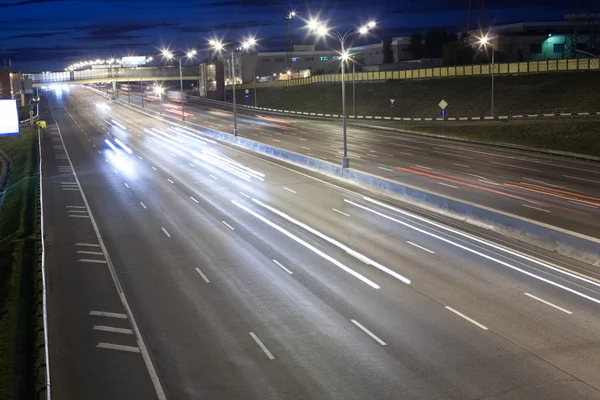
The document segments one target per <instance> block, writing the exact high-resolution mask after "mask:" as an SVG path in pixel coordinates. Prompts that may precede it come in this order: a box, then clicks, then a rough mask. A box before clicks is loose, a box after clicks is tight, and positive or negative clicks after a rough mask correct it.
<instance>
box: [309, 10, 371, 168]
mask: <svg viewBox="0 0 600 400" xmlns="http://www.w3.org/2000/svg"><path fill="white" fill-rule="evenodd" d="M376 25H377V23H376V22H375V21H370V22H368V23H367V24H366V25H363V26H361V27H359V28H355V29H351V30H349V31H347V32H346V33H344V34H340V33H338V32H334V31H331V30H330V29H329V28H327V25H325V24H324V23H322V22H320V21H318V20H315V19H311V20H310V21H308V23H307V28H308V30H309V32H311V33H313V34H315V35H316V36H318V37H325V36H330V37H333V38H335V39H337V40H339V41H340V46H341V51H340V56H341V57H340V58H341V66H342V121H343V124H344V156H343V157H342V168H349V167H350V159H349V158H348V144H347V142H348V141H347V136H346V81H345V76H344V75H345V74H344V72H345V65H346V62H348V60H349V59H350V57H351V54H350V53H349V52H348V51H347V50H346V39H348V38H349V37H350V36H352V35H354V34H366V33H367V32H369V30H371V29H373V28H375V26H376ZM352 74H353V75H352V76H353V77H354V69H353V70H352Z"/></svg>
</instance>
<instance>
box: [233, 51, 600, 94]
mask: <svg viewBox="0 0 600 400" xmlns="http://www.w3.org/2000/svg"><path fill="white" fill-rule="evenodd" d="M589 70H595V71H598V70H600V59H598V58H575V59H564V60H546V61H527V62H516V63H500V64H495V65H494V73H495V74H496V75H524V74H540V73H547V72H563V71H589ZM491 71H492V66H491V65H490V64H483V65H465V66H459V67H438V68H423V69H412V70H403V71H378V72H356V73H355V74H354V80H355V81H357V82H384V81H388V80H416V79H436V78H453V77H460V76H487V75H491ZM344 75H345V78H346V81H347V82H349V81H351V80H352V72H349V73H348V72H347V73H345V74H344ZM341 81H342V74H325V75H313V76H311V77H308V78H298V79H288V80H280V81H269V82H257V83H256V84H255V83H246V84H242V85H236V89H251V88H254V87H255V86H256V87H257V88H263V87H287V86H303V85H311V84H314V83H334V82H341ZM227 89H229V90H231V86H227Z"/></svg>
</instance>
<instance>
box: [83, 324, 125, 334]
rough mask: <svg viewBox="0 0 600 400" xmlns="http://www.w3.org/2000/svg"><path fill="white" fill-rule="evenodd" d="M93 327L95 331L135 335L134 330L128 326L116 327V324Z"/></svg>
mask: <svg viewBox="0 0 600 400" xmlns="http://www.w3.org/2000/svg"><path fill="white" fill-rule="evenodd" d="M93 329H94V330H95V331H102V332H111V333H121V334H123V335H133V331H132V330H131V329H128V328H115V327H114V326H106V325H94V327H93Z"/></svg>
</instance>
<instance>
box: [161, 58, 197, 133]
mask: <svg viewBox="0 0 600 400" xmlns="http://www.w3.org/2000/svg"><path fill="white" fill-rule="evenodd" d="M195 55H196V50H189V51H188V52H187V53H186V55H185V56H183V57H179V58H177V59H176V60H178V61H179V88H180V90H181V120H182V121H183V122H185V110H184V107H183V103H184V100H185V95H184V94H183V69H182V67H181V61H182V60H183V59H184V58H187V59H192V58H194V56H195ZM162 56H163V57H164V58H166V59H167V60H171V59H174V58H175V56H174V55H173V53H172V52H171V51H169V50H163V51H162Z"/></svg>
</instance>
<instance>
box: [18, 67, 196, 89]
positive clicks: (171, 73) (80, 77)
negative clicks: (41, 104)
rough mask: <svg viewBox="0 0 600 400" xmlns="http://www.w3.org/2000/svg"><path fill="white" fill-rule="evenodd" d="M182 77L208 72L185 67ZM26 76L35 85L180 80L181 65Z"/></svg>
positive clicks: (186, 78) (190, 78)
mask: <svg viewBox="0 0 600 400" xmlns="http://www.w3.org/2000/svg"><path fill="white" fill-rule="evenodd" d="M181 72H182V78H183V80H185V81H198V82H200V81H202V82H205V81H206V73H204V68H203V67H202V66H196V67H183V68H182V69H181ZM23 77H24V78H29V79H31V80H32V81H33V86H34V87H39V86H45V85H50V84H53V83H61V84H92V83H102V82H111V83H113V84H114V83H116V82H150V81H152V82H155V81H174V80H177V81H178V80H179V67H170V66H169V67H135V68H134V67H131V68H126V67H115V68H104V69H87V70H82V71H65V72H45V73H40V74H23Z"/></svg>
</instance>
